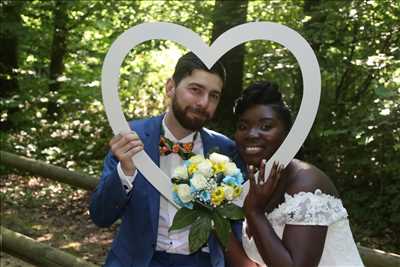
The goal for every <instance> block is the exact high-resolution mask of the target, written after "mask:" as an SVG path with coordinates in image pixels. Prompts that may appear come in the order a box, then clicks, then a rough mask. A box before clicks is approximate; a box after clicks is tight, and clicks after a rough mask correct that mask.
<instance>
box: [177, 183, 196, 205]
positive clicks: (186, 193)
mask: <svg viewBox="0 0 400 267" xmlns="http://www.w3.org/2000/svg"><path fill="white" fill-rule="evenodd" d="M176 189H177V192H176V193H177V194H178V197H179V198H180V199H181V201H182V202H183V203H188V202H190V201H192V200H193V196H192V195H191V194H190V186H189V185H187V184H179V185H177V187H176Z"/></svg>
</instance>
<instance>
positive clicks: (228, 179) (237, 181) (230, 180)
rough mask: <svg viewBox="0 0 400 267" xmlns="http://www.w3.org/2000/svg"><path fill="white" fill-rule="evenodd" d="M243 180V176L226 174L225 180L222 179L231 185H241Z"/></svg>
mask: <svg viewBox="0 0 400 267" xmlns="http://www.w3.org/2000/svg"><path fill="white" fill-rule="evenodd" d="M242 181H243V177H240V176H239V177H235V176H226V177H225V178H224V179H223V180H222V182H223V183H224V184H227V185H231V186H233V185H237V186H239V185H241V184H242Z"/></svg>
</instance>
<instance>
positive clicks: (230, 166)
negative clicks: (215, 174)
mask: <svg viewBox="0 0 400 267" xmlns="http://www.w3.org/2000/svg"><path fill="white" fill-rule="evenodd" d="M239 172H240V170H239V169H238V167H236V164H235V163H233V162H227V163H225V170H224V175H225V176H235V175H236V174H238V173H239Z"/></svg>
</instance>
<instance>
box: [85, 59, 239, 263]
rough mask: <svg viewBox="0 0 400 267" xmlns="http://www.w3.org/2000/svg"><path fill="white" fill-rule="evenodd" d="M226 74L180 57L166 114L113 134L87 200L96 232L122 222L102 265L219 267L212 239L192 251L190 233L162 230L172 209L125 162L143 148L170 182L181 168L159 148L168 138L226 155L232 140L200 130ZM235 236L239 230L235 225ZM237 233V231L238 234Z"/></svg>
mask: <svg viewBox="0 0 400 267" xmlns="http://www.w3.org/2000/svg"><path fill="white" fill-rule="evenodd" d="M225 76H226V74H225V69H224V67H223V66H222V64H221V63H219V62H217V63H216V64H215V65H214V66H213V67H212V68H211V69H210V70H209V69H208V68H207V67H206V66H205V65H204V63H203V62H202V61H201V60H200V59H199V58H197V56H196V55H194V54H193V53H191V52H190V53H188V54H185V55H184V56H182V57H181V58H180V59H179V60H178V63H177V65H176V67H175V71H174V74H173V76H172V79H168V81H167V83H166V93H167V96H168V97H169V98H170V99H171V101H170V104H169V107H168V110H167V112H166V113H165V114H163V115H161V116H158V117H152V118H149V119H144V120H139V121H132V122H130V127H131V129H132V130H133V131H132V132H130V133H123V134H119V135H117V136H115V137H114V138H112V139H111V141H110V147H111V151H110V152H109V153H108V155H107V156H106V158H105V162H104V169H103V174H102V176H101V179H100V182H99V184H98V186H97V188H96V191H95V192H94V193H93V195H92V199H91V204H90V215H91V218H92V220H93V222H94V223H95V224H96V225H98V226H100V227H109V226H110V225H112V224H113V223H114V222H115V221H116V220H118V219H121V225H120V227H119V232H118V234H117V235H116V237H115V239H114V241H113V244H112V247H111V250H110V251H109V254H108V256H107V259H106V263H105V266H106V267H159V266H160V267H161V266H176V267H178V266H193V267H195V266H201V267H203V266H204V267H211V266H212V267H223V266H225V262H226V261H225V259H224V253H223V249H222V248H221V246H220V244H219V242H218V240H217V239H216V238H215V236H214V235H212V236H211V237H210V238H209V241H208V243H207V245H206V246H204V247H203V248H202V249H200V250H199V251H197V252H195V253H193V254H190V252H189V244H188V234H189V229H187V228H184V229H182V230H180V231H171V232H169V231H168V229H169V227H170V226H171V225H172V220H173V217H174V215H175V212H176V209H175V208H174V206H173V205H172V204H171V203H169V202H168V201H167V200H166V199H165V198H164V197H163V196H161V195H160V193H159V192H158V191H157V189H156V188H154V187H153V186H152V185H151V184H150V183H149V182H148V181H147V180H146V179H145V178H144V177H143V175H142V174H141V173H140V172H139V171H137V169H136V167H135V166H134V164H133V162H132V160H131V158H132V156H133V155H135V154H136V153H138V152H139V151H141V150H142V149H144V150H145V151H146V152H147V154H148V155H149V156H150V157H151V159H152V160H153V161H154V162H155V163H156V164H157V165H158V166H160V168H161V170H162V171H164V173H165V174H166V175H167V176H168V177H172V174H173V170H174V169H175V168H176V167H177V166H179V165H181V164H182V163H183V159H182V158H181V157H180V155H179V154H178V153H174V151H171V150H168V148H167V147H165V146H164V147H163V146H162V143H160V138H163V139H164V138H166V139H169V140H171V141H172V142H174V143H180V144H183V143H186V144H189V145H183V146H182V149H184V148H185V149H186V148H188V147H191V148H192V152H193V153H195V154H204V155H205V154H207V152H208V151H209V150H210V149H213V148H216V147H218V149H219V152H220V153H222V154H225V155H228V156H230V155H232V153H233V151H234V143H233V142H232V141H231V140H230V139H228V138H227V137H225V136H224V135H221V134H219V133H216V132H213V131H210V130H208V129H205V128H203V126H204V125H205V123H206V122H207V121H209V120H210V119H211V118H212V117H213V115H214V113H215V110H216V108H217V105H218V103H219V100H220V98H221V94H222V88H223V85H224V82H225V78H226V77H225ZM234 228H235V230H236V232H238V229H240V225H239V224H236V225H234ZM239 231H240V230H239Z"/></svg>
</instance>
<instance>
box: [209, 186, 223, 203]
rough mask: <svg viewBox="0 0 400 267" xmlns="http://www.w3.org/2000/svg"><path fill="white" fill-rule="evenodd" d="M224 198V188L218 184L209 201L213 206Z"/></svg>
mask: <svg viewBox="0 0 400 267" xmlns="http://www.w3.org/2000/svg"><path fill="white" fill-rule="evenodd" d="M224 199H225V193H224V188H223V187H222V186H218V187H217V188H216V189H215V190H214V191H213V192H212V194H211V203H212V204H214V205H215V206H219V205H220V204H221V203H222V201H224Z"/></svg>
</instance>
